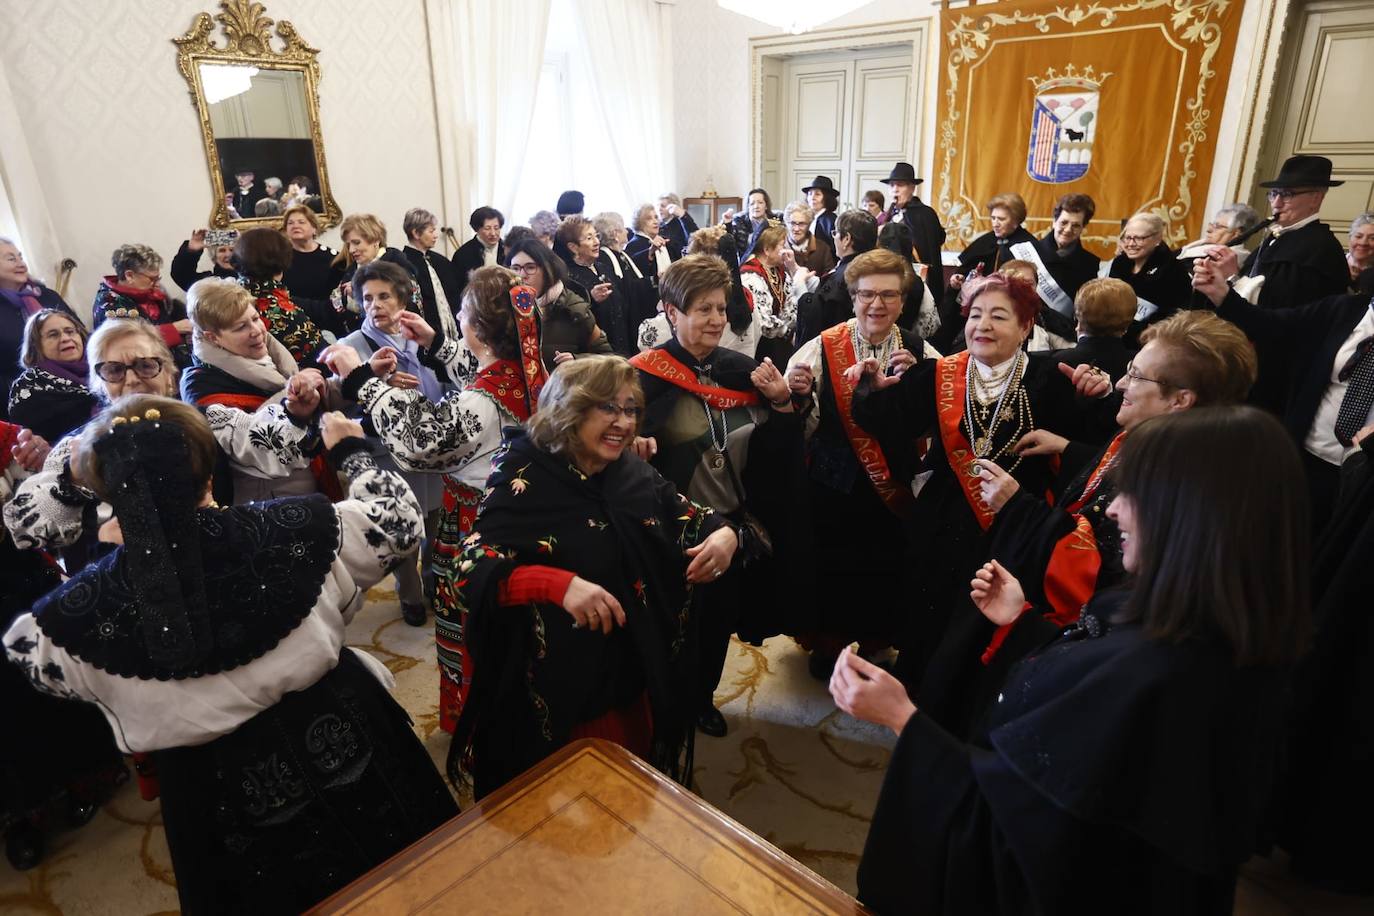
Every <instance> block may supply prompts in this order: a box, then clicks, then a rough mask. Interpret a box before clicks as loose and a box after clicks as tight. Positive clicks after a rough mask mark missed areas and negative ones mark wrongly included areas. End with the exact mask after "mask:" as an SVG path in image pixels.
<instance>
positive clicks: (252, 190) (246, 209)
mask: <svg viewBox="0 0 1374 916" xmlns="http://www.w3.org/2000/svg"><path fill="white" fill-rule="evenodd" d="M232 193H233V198H234V200H233V204H234V212H236V213H238V215H239V219H253V218H254V217H255V216H257V213H256V208H257V206H258V201H260V200H262V199H263V198H264V197H266V196H267V192H266V191H264V190H263V189H262V187H261V186H260V185H258V184H257V183H256V182H255V183H253V184H252V185H251V186H249V188H248V190H247V191H242V190H239V187H238V185H235V186H234V190H233V192H232Z"/></svg>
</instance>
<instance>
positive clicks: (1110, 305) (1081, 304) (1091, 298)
mask: <svg viewBox="0 0 1374 916" xmlns="http://www.w3.org/2000/svg"><path fill="white" fill-rule="evenodd" d="M1136 308H1137V303H1136V298H1135V290H1133V289H1131V286H1130V284H1129V283H1127V282H1126V281H1124V280H1116V279H1113V278H1111V277H1098V278H1097V279H1095V280H1089V281H1088V282H1087V283H1084V284H1083V285H1082V286H1080V287H1079V288H1078V295H1077V296H1075V297H1074V300H1073V310H1074V316H1075V318H1076V320H1077V324H1076V327H1075V330H1076V332H1077V333H1076V335H1075V336H1076V337H1077V340H1078V342H1077V343H1076V344H1074V345H1073V346H1072V347H1066V348H1063V349H1059V350H1055V351H1054V354H1053V355H1054V358H1055V359H1057V360H1059V361H1060V362H1061V363H1068V364H1069V365H1070V366H1077V365H1078V364H1079V363H1087V364H1088V365H1090V366H1096V367H1097V368H1099V369H1102V370H1103V371H1105V372H1106V373H1107V375H1109V376H1110V377H1111V379H1112V383H1113V384H1115V383H1116V382H1117V380H1118V379H1120V378H1121V377H1122V376H1123V375H1125V374H1126V366H1127V364H1128V363H1129V362H1130V361H1131V356H1132V355H1133V354H1134V353H1135V349H1134V348H1133V347H1130V346H1128V345H1127V344H1126V341H1125V340H1124V337H1125V334H1126V332H1127V331H1128V330H1130V327H1131V322H1132V321H1134V320H1135V312H1136Z"/></svg>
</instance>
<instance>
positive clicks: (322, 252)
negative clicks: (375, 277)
mask: <svg viewBox="0 0 1374 916" xmlns="http://www.w3.org/2000/svg"><path fill="white" fill-rule="evenodd" d="M337 256H338V253H337V252H335V251H334V250H333V249H332V248H329V247H327V246H325V245H318V246H316V248H315V250H314V251H294V250H293V251H292V252H291V266H290V267H288V268H286V273H284V274H282V278H281V282H282V283H283V284H285V286H286V289H287V291H288V292H290V293H291V301H292V302H294V303H296V304H297V305H299V306H302V307H303V308H307V309H308V310H309V311H310V313H311V314H312V315H314V314H315V312H316V310H317V308H316V306H318V305H323V307H325V308H328V309H331V310H332V309H333V306H331V305H330V304H329V295H330V293H332V292H334V290H335V289H336V288H337V287H338V285H339V281H340V280H342V279H343V277H344V268H343V267H335V266H334V258H335V257H337ZM306 303H310V305H307V304H306ZM316 323H318V322H316Z"/></svg>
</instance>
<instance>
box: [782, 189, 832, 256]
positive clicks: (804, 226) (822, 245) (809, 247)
mask: <svg viewBox="0 0 1374 916" xmlns="http://www.w3.org/2000/svg"><path fill="white" fill-rule="evenodd" d="M813 193H814V192H813ZM831 215H832V216H833V214H831ZM814 218H815V214H814V212H813V211H812V209H811V207H810V206H809V205H808V204H805V203H803V202H802V201H799V200H798V201H793V202H792V203H790V204H788V205H787V207H786V209H784V210H783V211H782V221H783V225H784V226H786V227H787V247H788V248H789V249H791V251H792V258H793V260H795V261H796V262H797V263H798V264H800V265H801V266H802V267H805V268H806V269H807V270H809V271H811V272H812V273H813V274H815V275H816V276H818V277H820V276H824V275H825V274H828V273H830V271H832V270H834V269H835V251H834V249H833V248H832V247H831V246H833V245H834V241H833V239H832V241H830V242H829V243H827V242H825V241H822V240H821V239H820V237H819V236H817V235H815V234H814V233H812V231H811V223H812V221H813V219H814ZM832 223H833V220H832ZM831 230H832V232H833V230H834V226H833V225H832V226H831Z"/></svg>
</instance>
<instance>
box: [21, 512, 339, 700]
mask: <svg viewBox="0 0 1374 916" xmlns="http://www.w3.org/2000/svg"><path fill="white" fill-rule="evenodd" d="M197 520H198V521H199V524H200V532H199V535H200V542H201V563H202V566H203V570H204V592H205V597H206V604H207V607H206V609H205V611H206V616H207V617H208V619H209V625H210V635H211V646H210V647H209V649H208V651H207V652H205V653H204V654H203V655H202V656H201V658H200V659H199V661H198V662H197V663H195V664H193V665H186V666H181V667H163V666H159V665H157V664H155V663H154V662H153V660H152V659H151V658H150V657H149V653H148V649H147V646H146V644H145V641H144V637H143V631H142V628H141V626H140V604H139V601H138V598H137V596H136V592H135V589H134V584H133V581H132V576H131V569H130V563H129V561H128V558H127V557H126V556H125V550H126V548H123V547H121V548H118V549H116V550H114V551H112V552H111V553H109V554H108V555H107V556H105V557H103V558H102V559H101V560H99V561H98V562H96V563H93V564H92V565H90V566H88V567H86V568H85V569H83V570H82V571H81V572H80V573H78V574H77V575H76V576H74V577H72V579H71V580H69V581H68V582H67V583H66V584H65V585H63V586H62V587H61V588H59V589H57V590H55V591H53V592H51V593H49V594H48V595H46V596H44V597H43V598H42V599H41V600H39V601H38V603H37V604H35V605H34V608H33V615H34V619H35V620H36V621H37V623H38V626H39V628H40V629H42V631H43V632H44V634H46V635H47V637H48V638H49V639H51V640H52V641H53V643H54V644H55V645H57V646H60V647H61V648H63V649H65V650H66V651H68V652H69V653H71V654H72V655H74V656H75V657H77V658H79V659H81V660H82V661H83V662H85V663H87V664H89V665H91V666H92V667H95V668H97V669H99V670H101V671H106V672H109V673H110V674H114V675H118V676H119V677H132V678H138V679H140V680H160V681H166V680H172V679H177V680H180V679H182V678H188V677H201V676H203V675H208V674H219V673H221V672H225V671H232V670H233V669H235V668H238V667H239V666H241V665H246V664H247V663H249V662H251V661H253V660H254V659H257V658H261V657H262V656H263V655H265V654H266V653H267V652H269V651H271V650H272V649H273V648H274V647H275V646H276V645H277V643H279V642H281V640H282V639H284V638H285V637H286V636H287V634H289V633H290V632H291V631H292V630H294V629H296V627H297V626H299V625H300V623H301V621H302V620H304V619H305V618H306V617H307V616H308V615H309V614H310V611H311V609H312V608H313V607H314V606H315V603H316V601H318V600H319V596H320V591H321V589H322V588H323V586H324V580H325V577H326V576H327V575H328V573H329V570H330V568H331V566H332V565H333V563H334V557H335V555H336V552H337V549H338V544H339V520H338V516H337V515H336V514H335V512H334V509H333V507H332V506H331V505H330V502H329V499H328V498H327V497H325V496H322V495H319V494H315V495H312V496H304V497H291V498H286V499H276V500H270V501H268V502H263V503H258V504H249V505H243V506H233V507H230V508H226V509H203V510H201V511H199V512H198V513H197Z"/></svg>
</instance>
